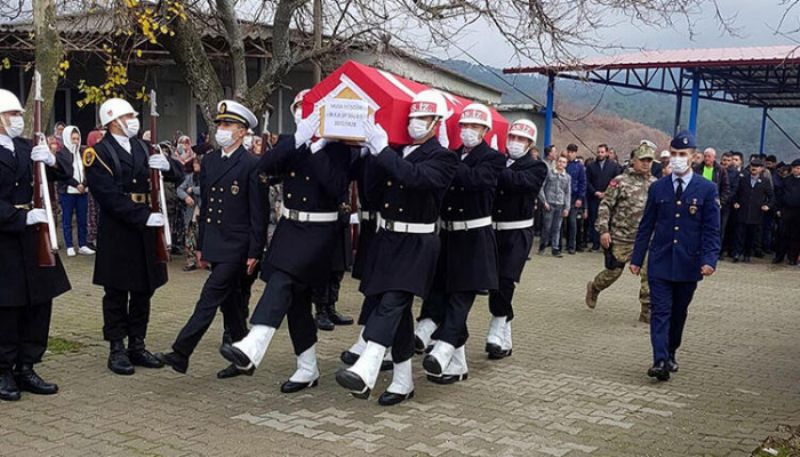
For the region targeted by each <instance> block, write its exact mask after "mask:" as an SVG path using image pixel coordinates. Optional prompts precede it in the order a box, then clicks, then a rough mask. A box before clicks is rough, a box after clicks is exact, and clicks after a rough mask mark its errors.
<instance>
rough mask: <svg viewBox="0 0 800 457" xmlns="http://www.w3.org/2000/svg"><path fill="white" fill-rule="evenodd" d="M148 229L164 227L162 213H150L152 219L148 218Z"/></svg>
mask: <svg viewBox="0 0 800 457" xmlns="http://www.w3.org/2000/svg"><path fill="white" fill-rule="evenodd" d="M146 225H147V226H148V227H163V226H164V215H163V214H161V213H150V217H148V218H147V224H146Z"/></svg>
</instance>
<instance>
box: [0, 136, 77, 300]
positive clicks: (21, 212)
mask: <svg viewBox="0 0 800 457" xmlns="http://www.w3.org/2000/svg"><path fill="white" fill-rule="evenodd" d="M46 168H47V174H48V180H56V179H60V180H66V179H69V178H71V177H72V162H70V161H68V160H63V157H57V161H56V166H55V167H46ZM32 200H33V162H31V143H30V142H29V141H27V140H23V139H21V138H15V139H14V152H12V151H10V150H9V149H6V148H5V147H3V146H0V307H12V306H35V305H41V304H45V303H48V302H49V301H50V300H52V299H53V298H55V297H57V296H59V295H61V294H63V293H64V292H66V291H68V290H69V289H70V284H69V280H68V279H67V274H66V273H65V272H64V267H63V265H61V260H60V259H59V258H58V254H56V256H55V257H56V266H55V267H50V268H40V267H39V266H38V261H37V256H36V254H37V236H38V232H37V230H38V227H37V226H27V225H26V224H25V222H26V219H27V213H28V211H27V210H26V209H20V208H16V205H27V204H29V203H31V201H32ZM53 204H54V205H55V200H53Z"/></svg>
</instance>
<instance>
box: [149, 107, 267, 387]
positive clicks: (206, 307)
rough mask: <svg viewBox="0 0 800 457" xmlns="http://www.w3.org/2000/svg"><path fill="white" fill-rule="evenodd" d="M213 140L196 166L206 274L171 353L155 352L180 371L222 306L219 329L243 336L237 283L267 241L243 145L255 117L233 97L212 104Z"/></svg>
mask: <svg viewBox="0 0 800 457" xmlns="http://www.w3.org/2000/svg"><path fill="white" fill-rule="evenodd" d="M215 123H216V124H217V131H216V133H215V140H216V143H217V144H218V145H219V149H216V150H214V151H213V152H211V153H208V154H206V155H205V157H204V158H203V163H202V166H201V167H202V168H201V169H200V197H201V202H200V208H201V210H200V217H198V231H199V232H198V238H197V256H198V257H200V259H202V260H203V261H206V262H209V263H210V264H211V275H210V276H209V277H208V279H207V280H206V283H205V284H204V285H203V291H202V292H201V293H200V300H198V302H197V306H196V307H195V309H194V313H192V316H191V317H190V318H189V321H188V322H187V323H186V325H185V326H184V327H183V329H182V330H181V332H180V333H179V334H178V337H177V338H176V339H175V343H173V345H172V351H173V352H170V353H166V354H156V356H157V357H158V358H159V359H160V360H161V361H162V362H164V363H166V364H167V365H169V366H171V367H172V368H173V369H174V370H175V371H177V372H179V373H185V372H186V369H187V368H188V366H189V357H190V356H191V355H192V353H193V352H194V349H195V348H196V347H197V344H198V343H199V342H200V339H201V338H202V337H203V335H204V334H205V333H206V331H207V330H208V327H209V326H211V322H213V320H214V316H215V315H216V313H217V310H218V309H222V314H223V317H224V319H225V329H226V330H227V331H228V332H229V334H230V337H231V338H232V339H233V341H238V340H240V339H242V338H244V336H245V335H246V334H247V315H246V312H247V307H246V305H245V304H244V303H242V300H243V291H242V281H243V280H244V279H245V275H246V274H250V273H252V272H253V271H254V270H255V268H256V264H257V263H258V261H259V260H260V259H261V255H262V251H263V250H264V244H265V243H266V240H267V232H266V230H267V228H266V208H265V205H264V202H265V201H266V199H267V195H266V193H265V189H264V188H263V186H261V183H260V180H259V171H258V160H259V159H258V157H257V156H256V155H254V154H251V153H250V152H249V151H248V150H247V149H246V148H245V147H244V145H243V141H244V138H245V136H246V135H247V131H248V129H254V128H255V127H256V124H257V123H258V120H257V119H256V116H255V115H254V114H253V113H252V112H251V111H250V110H249V109H247V108H246V107H244V106H243V105H241V104H240V103H237V102H235V101H233V100H224V101H221V102H220V103H219V104H218V105H217V117H216V119H215ZM252 373H253V370H252V369H250V370H239V369H237V368H236V367H235V366H234V367H229V368H227V369H226V370H223V372H222V373H220V377H223V378H224V377H233V376H237V375H239V374H247V375H251V374H252Z"/></svg>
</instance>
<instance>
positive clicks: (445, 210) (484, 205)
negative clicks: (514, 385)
mask: <svg viewBox="0 0 800 457" xmlns="http://www.w3.org/2000/svg"><path fill="white" fill-rule="evenodd" d="M458 122H459V124H460V126H461V141H462V143H463V146H462V147H461V148H460V149H459V150H458V151H456V156H457V157H458V158H459V159H460V160H459V163H458V169H457V171H456V174H455V177H454V178H453V182H452V183H451V184H450V188H449V190H448V191H447V193H446V194H445V197H444V202H443V203H442V221H441V225H440V227H441V239H442V251H441V254H440V255H439V265H438V271H437V278H436V279H435V280H434V285H433V290H432V291H431V293H430V296H429V297H428V299H427V300H425V301H424V302H423V304H422V310H421V312H420V322H419V327H420V330H421V331H420V332H419V334H418V335H419V336H420V340H421V342H422V344H421V345H420V346H423V345H427V343H428V342H429V341H430V338H433V339H435V340H437V341H436V344H435V345H434V347H433V349H432V350H431V352H430V353H429V354H428V355H426V356H425V358H424V359H423V361H422V366H423V367H424V368H425V371H426V372H427V374H428V380H430V381H433V382H436V383H439V384H451V383H454V382H458V381H461V380H463V379H466V377H467V372H468V370H467V358H466V352H465V350H464V344H465V343H466V342H467V338H468V337H469V333H468V331H467V317H468V315H469V311H470V308H471V307H472V303H473V302H474V301H475V296H476V295H477V293H478V291H481V290H495V289H497V287H498V263H497V242H496V239H495V233H494V229H493V228H492V204H493V202H494V194H495V188H496V187H497V176H498V175H499V174H500V172H501V171H503V168H505V163H506V159H505V157H504V156H503V155H502V154H500V153H499V152H497V151H495V150H494V149H492V148H491V147H489V145H488V144H486V142H485V141H484V136H485V135H486V133H487V132H488V131H489V129H491V128H492V114H491V112H490V111H489V108H487V107H486V106H484V105H481V104H477V103H474V104H471V105H467V107H466V108H464V111H463V112H462V113H461V117H460V118H459V121H458ZM433 328H436V331H435V332H433V333H430V332H429V330H430V329H433Z"/></svg>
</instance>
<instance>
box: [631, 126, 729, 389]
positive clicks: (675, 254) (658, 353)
mask: <svg viewBox="0 0 800 457" xmlns="http://www.w3.org/2000/svg"><path fill="white" fill-rule="evenodd" d="M695 149H696V145H695V139H694V134H692V132H690V131H688V130H684V131H682V132H680V133H678V135H677V136H676V137H675V138H673V140H672V143H670V154H671V158H670V167H671V168H672V174H670V175H668V176H665V177H663V178H661V179H659V180H658V181H656V182H655V183H653V185H651V186H650V190H649V191H648V195H647V203H646V205H645V208H644V215H643V216H642V221H641V222H640V223H639V230H638V232H637V233H636V242H635V244H634V247H633V255H632V257H631V266H630V270H631V272H632V273H633V274H636V275H638V274H640V273H641V270H642V266H643V265H644V259H645V255H647V258H648V260H647V281H648V284H649V285H650V342H651V344H652V346H653V366H652V368H650V369H649V370H648V372H647V374H648V376H650V377H653V378H656V379H658V380H659V381H666V380H668V379H669V377H670V373H674V372H676V371H678V362H677V359H676V358H675V353H676V351H677V350H678V348H679V347H680V345H681V340H682V337H683V328H684V325H685V324H686V316H687V311H688V308H689V303H690V302H691V301H692V297H693V296H694V291H695V289H697V282H698V281H701V280H702V279H703V277H705V276H710V275H712V274H713V273H714V269H715V268H716V266H717V258H718V257H719V249H720V241H719V211H720V201H719V197H718V196H717V186H716V185H714V183H712V182H711V181H709V180H707V179H705V178H703V177H702V176H700V175H695V174H694V173H692V168H691V162H690V160H691V157H692V154H694V152H695Z"/></svg>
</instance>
